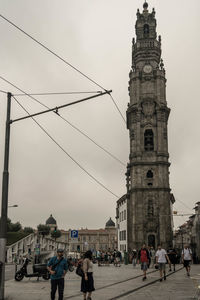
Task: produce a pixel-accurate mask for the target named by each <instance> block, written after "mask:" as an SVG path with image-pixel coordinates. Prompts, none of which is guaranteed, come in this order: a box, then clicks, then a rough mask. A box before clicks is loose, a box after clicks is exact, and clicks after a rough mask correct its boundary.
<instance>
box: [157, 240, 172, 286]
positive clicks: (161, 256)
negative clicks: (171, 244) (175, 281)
mask: <svg viewBox="0 0 200 300" xmlns="http://www.w3.org/2000/svg"><path fill="white" fill-rule="evenodd" d="M167 261H168V263H170V260H169V257H168V255H167V252H166V251H165V249H162V247H161V245H158V250H157V252H156V265H158V266H159V270H160V281H162V277H163V274H164V280H166V271H165V264H166V262H167Z"/></svg>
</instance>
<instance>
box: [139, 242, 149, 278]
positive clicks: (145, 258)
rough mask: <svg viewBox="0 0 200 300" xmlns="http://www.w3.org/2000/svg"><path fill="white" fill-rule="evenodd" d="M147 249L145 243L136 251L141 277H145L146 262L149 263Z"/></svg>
mask: <svg viewBox="0 0 200 300" xmlns="http://www.w3.org/2000/svg"><path fill="white" fill-rule="evenodd" d="M149 258H150V256H149V251H148V249H147V248H146V245H145V244H143V246H142V248H141V249H140V251H139V252H138V261H139V262H140V263H141V270H142V271H143V275H144V276H143V279H142V280H146V279H147V269H148V263H149Z"/></svg>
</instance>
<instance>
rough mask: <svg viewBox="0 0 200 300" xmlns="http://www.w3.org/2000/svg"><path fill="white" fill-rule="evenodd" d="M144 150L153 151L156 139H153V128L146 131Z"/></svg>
mask: <svg viewBox="0 0 200 300" xmlns="http://www.w3.org/2000/svg"><path fill="white" fill-rule="evenodd" d="M144 150H145V151H153V150H154V141H153V131H152V129H146V130H145V133H144Z"/></svg>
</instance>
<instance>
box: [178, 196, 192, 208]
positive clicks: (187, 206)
mask: <svg viewBox="0 0 200 300" xmlns="http://www.w3.org/2000/svg"><path fill="white" fill-rule="evenodd" d="M176 200H177V201H179V202H180V203H182V204H183V205H184V206H185V207H186V208H187V209H188V210H191V208H190V207H189V206H187V205H186V204H185V203H184V202H183V201H181V200H180V199H178V198H176Z"/></svg>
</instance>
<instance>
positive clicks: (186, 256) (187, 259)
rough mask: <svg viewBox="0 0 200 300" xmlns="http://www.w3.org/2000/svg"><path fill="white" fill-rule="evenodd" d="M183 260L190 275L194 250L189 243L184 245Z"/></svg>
mask: <svg viewBox="0 0 200 300" xmlns="http://www.w3.org/2000/svg"><path fill="white" fill-rule="evenodd" d="M182 262H183V265H184V267H185V269H186V272H187V276H190V264H191V262H192V250H191V249H190V248H189V246H188V245H185V246H184V249H183V250H182Z"/></svg>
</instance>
